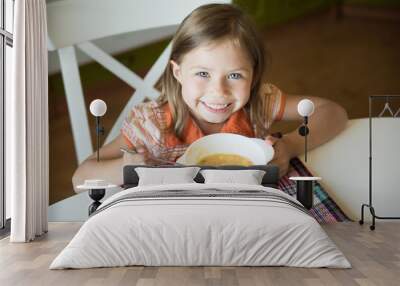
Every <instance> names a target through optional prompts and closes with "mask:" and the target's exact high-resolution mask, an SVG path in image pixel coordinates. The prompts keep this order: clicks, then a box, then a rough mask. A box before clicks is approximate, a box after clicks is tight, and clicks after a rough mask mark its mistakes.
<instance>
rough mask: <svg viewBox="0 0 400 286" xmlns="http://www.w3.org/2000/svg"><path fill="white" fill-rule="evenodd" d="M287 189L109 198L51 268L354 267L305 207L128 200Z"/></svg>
mask: <svg viewBox="0 0 400 286" xmlns="http://www.w3.org/2000/svg"><path fill="white" fill-rule="evenodd" d="M204 188H217V189H218V190H246V189H248V190H263V191H265V192H268V193H270V194H278V195H280V196H284V197H286V198H287V199H289V200H292V201H293V202H297V201H296V200H295V199H294V198H292V197H291V196H289V195H287V194H285V193H283V192H282V191H280V190H277V189H273V188H268V187H263V186H254V185H232V184H195V183H193V184H179V185H165V186H142V187H135V188H131V189H128V190H125V191H122V192H119V193H117V194H115V195H113V196H112V197H110V198H108V199H107V200H106V201H105V202H103V204H102V205H101V206H100V208H99V209H101V208H105V209H104V210H103V211H101V212H99V213H98V214H96V215H94V216H92V217H91V218H89V220H88V221H86V222H85V223H84V224H83V225H82V227H81V229H80V230H79V231H78V233H77V234H76V235H75V237H74V238H73V239H72V241H71V242H70V243H69V244H68V245H67V246H66V247H65V249H64V250H63V251H62V252H61V253H60V254H59V255H58V256H57V257H56V259H55V260H54V261H53V262H52V264H51V265H50V269H63V268H91V267H113V266H128V265H145V266H195V265H197V266H201V265H204V266H205V265H208V266H211V265H213V266H294V267H331V268H350V267H351V265H350V263H349V262H348V260H347V259H346V258H345V256H344V255H343V253H342V252H341V251H340V250H339V249H338V248H337V247H336V245H335V244H334V243H333V242H332V241H331V239H330V238H329V237H328V236H327V234H326V233H325V231H324V230H323V229H322V228H321V226H320V225H319V224H318V222H317V221H316V220H315V219H314V218H312V217H311V216H309V215H307V214H305V213H304V212H302V211H300V210H299V209H297V208H295V207H293V206H290V205H287V204H282V203H278V202H274V201H266V200H263V199H254V198H252V199H250V198H249V199H246V198H240V199H238V198H187V197H186V198H181V199H180V198H171V199H165V198H163V199H147V200H146V199H145V200H133V201H123V202H119V203H117V204H115V205H111V206H109V207H108V208H106V206H107V205H109V204H110V203H112V202H113V201H115V200H116V199H118V198H120V197H121V196H125V195H127V194H129V193H135V192H145V191H155V190H159V191H163V190H199V191H201V190H203V189H204Z"/></svg>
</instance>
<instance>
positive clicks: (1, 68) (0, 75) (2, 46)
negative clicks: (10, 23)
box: [0, 0, 15, 237]
mask: <svg viewBox="0 0 400 286" xmlns="http://www.w3.org/2000/svg"><path fill="white" fill-rule="evenodd" d="M0 1H1V2H0V5H1V21H0V63H1V65H0V237H2V236H4V235H6V234H7V233H9V230H10V219H7V218H6V189H5V154H6V152H5V128H6V124H5V93H6V84H7V83H6V80H5V74H6V59H7V58H6V50H7V46H9V47H10V48H12V47H13V34H12V33H10V32H8V31H7V30H6V17H7V15H6V0H0ZM12 5H13V8H12V13H13V14H14V7H15V1H14V0H12ZM13 16H14V15H11V17H12V18H13V19H14V17H13ZM12 30H13V29H12Z"/></svg>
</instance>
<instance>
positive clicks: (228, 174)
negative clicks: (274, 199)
mask: <svg viewBox="0 0 400 286" xmlns="http://www.w3.org/2000/svg"><path fill="white" fill-rule="evenodd" d="M200 174H201V175H202V176H203V177H204V183H205V184H212V183H223V184H232V183H233V184H245V185H261V182H262V179H263V177H264V175H265V171H262V170H217V169H214V170H213V169H208V170H202V171H200Z"/></svg>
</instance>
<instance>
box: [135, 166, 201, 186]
mask: <svg viewBox="0 0 400 286" xmlns="http://www.w3.org/2000/svg"><path fill="white" fill-rule="evenodd" d="M135 170H136V173H137V174H138V176H139V184H138V185H139V186H149V185H169V184H187V183H196V182H195V181H194V178H195V177H196V175H197V173H198V172H199V170H200V168H199V167H184V168H143V167H138V168H136V169H135Z"/></svg>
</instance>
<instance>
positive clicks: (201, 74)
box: [196, 71, 209, 77]
mask: <svg viewBox="0 0 400 286" xmlns="http://www.w3.org/2000/svg"><path fill="white" fill-rule="evenodd" d="M196 75H199V76H201V77H209V74H208V72H204V71H201V72H198V73H196Z"/></svg>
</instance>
